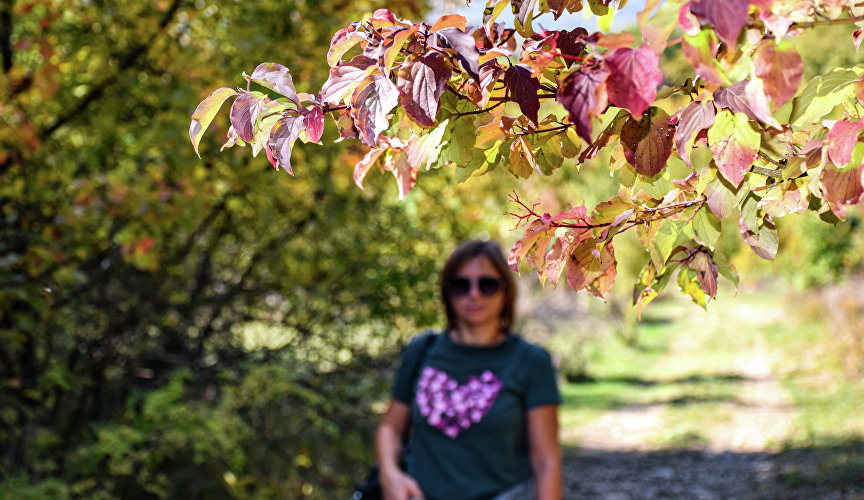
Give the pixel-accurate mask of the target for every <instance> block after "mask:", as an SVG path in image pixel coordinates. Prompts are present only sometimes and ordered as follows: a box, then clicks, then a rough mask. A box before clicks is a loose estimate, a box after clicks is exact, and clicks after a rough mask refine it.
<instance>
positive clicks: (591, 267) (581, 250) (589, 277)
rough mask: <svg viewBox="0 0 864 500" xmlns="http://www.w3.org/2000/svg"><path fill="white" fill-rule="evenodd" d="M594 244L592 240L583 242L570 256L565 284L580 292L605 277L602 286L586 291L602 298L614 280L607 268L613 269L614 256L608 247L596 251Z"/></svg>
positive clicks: (612, 272) (613, 275) (612, 274)
mask: <svg viewBox="0 0 864 500" xmlns="http://www.w3.org/2000/svg"><path fill="white" fill-rule="evenodd" d="M596 243H597V242H596V240H594V239H593V238H590V239H587V240H583V241H582V242H581V243H580V244H579V246H577V247H576V249H575V250H573V253H571V254H570V260H568V261H567V284H569V285H570V287H571V288H573V289H574V290H581V289H583V288H585V287H586V286H588V285H590V284H592V283H593V282H594V281H595V280H597V279H598V278H603V277H605V278H606V279H605V280H604V281H605V283H603V284H602V286H600V287H590V288H589V290H588V291H589V293H592V294H593V295H597V296H598V297H600V298H603V296H604V295H605V293H606V292H608V291H609V288H611V287H612V283H613V282H614V280H615V274H614V271H611V276H609V274H610V269H609V268H610V267H612V268H614V267H615V255H614V254H613V253H612V247H611V246H610V245H606V246H604V247H603V248H602V249H601V250H599V251H598V250H597V248H596ZM610 278H611V279H610Z"/></svg>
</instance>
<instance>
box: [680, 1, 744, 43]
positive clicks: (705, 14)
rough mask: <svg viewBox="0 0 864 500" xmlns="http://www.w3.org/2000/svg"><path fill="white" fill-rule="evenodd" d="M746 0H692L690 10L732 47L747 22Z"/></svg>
mask: <svg viewBox="0 0 864 500" xmlns="http://www.w3.org/2000/svg"><path fill="white" fill-rule="evenodd" d="M748 7H749V5H748V1H747V0H693V1H692V2H690V12H692V13H693V15H695V16H696V17H698V18H699V19H700V20H702V21H704V22H705V23H707V24H710V25H711V27H713V28H714V31H715V32H716V33H717V36H718V37H719V38H720V39H721V40H723V41H724V42H726V45H728V46H730V47H732V48H733V49H734V48H735V47H737V46H738V35H739V34H740V33H741V28H743V27H744V26H745V25H746V24H747V8H748Z"/></svg>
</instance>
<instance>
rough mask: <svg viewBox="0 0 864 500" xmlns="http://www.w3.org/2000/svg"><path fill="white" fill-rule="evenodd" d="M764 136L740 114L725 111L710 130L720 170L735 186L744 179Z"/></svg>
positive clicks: (715, 159) (713, 151)
mask: <svg viewBox="0 0 864 500" xmlns="http://www.w3.org/2000/svg"><path fill="white" fill-rule="evenodd" d="M760 141H761V136H760V134H759V132H757V131H756V130H754V129H753V127H751V126H750V122H749V121H748V120H747V117H746V116H744V115H742V114H740V113H731V112H729V111H727V110H722V111H720V112H719V113H717V117H716V118H715V120H714V126H713V127H711V128H710V129H708V144H709V145H710V147H711V154H712V155H713V156H714V162H715V163H717V168H718V169H719V170H720V173H722V174H723V176H724V177H725V178H726V179H728V180H729V182H731V183H732V184H733V185H734V186H735V187H737V186H739V185H740V184H741V181H743V180H744V174H746V173H747V172H748V171H750V167H751V166H752V165H753V162H755V161H756V157H757V155H758V152H759V144H760Z"/></svg>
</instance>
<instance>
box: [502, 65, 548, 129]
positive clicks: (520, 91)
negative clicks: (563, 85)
mask: <svg viewBox="0 0 864 500" xmlns="http://www.w3.org/2000/svg"><path fill="white" fill-rule="evenodd" d="M531 73H532V71H531V69H530V68H528V67H527V66H525V65H524V64H516V65H515V66H510V68H509V69H508V70H507V72H506V73H504V85H505V86H507V90H509V92H510V99H511V100H512V101H514V102H517V103H519V109H521V110H522V113H523V114H524V115H525V116H527V117H528V119H529V120H531V121H532V122H534V124H535V125H536V124H537V112H538V111H539V110H540V97H538V95H537V92H539V91H540V80H538V79H536V78H534V77H532V76H531Z"/></svg>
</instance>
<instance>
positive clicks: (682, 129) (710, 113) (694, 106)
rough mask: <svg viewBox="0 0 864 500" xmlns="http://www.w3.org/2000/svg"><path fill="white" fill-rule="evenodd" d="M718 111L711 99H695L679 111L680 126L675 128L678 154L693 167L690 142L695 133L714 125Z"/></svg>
mask: <svg viewBox="0 0 864 500" xmlns="http://www.w3.org/2000/svg"><path fill="white" fill-rule="evenodd" d="M716 114H717V111H716V110H715V109H714V104H713V103H712V102H711V101H702V102H698V101H694V102H691V103H690V104H688V105H687V107H686V108H684V109H682V110H681V111H679V112H678V114H677V116H678V126H677V127H676V130H675V148H676V149H677V150H678V156H680V157H681V159H682V160H684V162H685V163H686V164H687V165H689V166H690V167H691V168H692V167H693V165H692V164H691V163H690V153H689V151H688V149H689V147H688V143H689V142H690V140H691V139H692V138H693V136H694V135H695V134H697V133H698V132H699V131H702V130H705V129H707V128H709V127H711V125H714V117H715V116H716Z"/></svg>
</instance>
